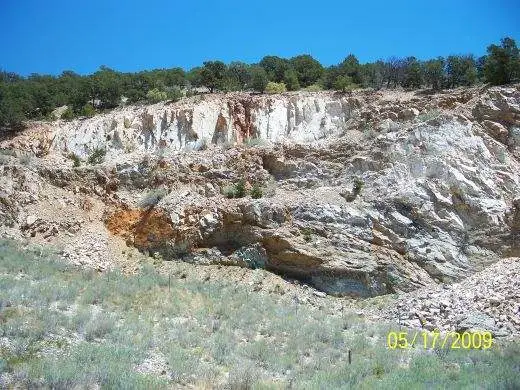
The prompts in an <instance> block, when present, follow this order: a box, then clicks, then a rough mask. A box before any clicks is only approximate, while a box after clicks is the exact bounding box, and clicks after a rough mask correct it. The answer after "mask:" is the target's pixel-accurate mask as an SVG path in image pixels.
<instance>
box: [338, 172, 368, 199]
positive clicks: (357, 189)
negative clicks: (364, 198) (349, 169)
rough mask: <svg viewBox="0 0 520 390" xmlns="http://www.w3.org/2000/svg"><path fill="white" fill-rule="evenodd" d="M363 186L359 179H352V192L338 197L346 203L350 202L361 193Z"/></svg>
mask: <svg viewBox="0 0 520 390" xmlns="http://www.w3.org/2000/svg"><path fill="white" fill-rule="evenodd" d="M364 185H365V183H364V181H363V180H361V179H360V178H358V177H356V178H355V179H354V187H353V188H352V192H351V193H342V194H340V195H341V196H342V197H344V198H345V200H346V201H347V202H352V201H354V199H356V198H357V196H358V195H359V194H360V193H361V190H362V189H363V186H364Z"/></svg>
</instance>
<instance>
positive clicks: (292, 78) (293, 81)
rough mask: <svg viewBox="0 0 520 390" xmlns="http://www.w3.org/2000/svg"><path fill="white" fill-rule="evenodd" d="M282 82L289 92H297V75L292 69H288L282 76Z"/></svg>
mask: <svg viewBox="0 0 520 390" xmlns="http://www.w3.org/2000/svg"><path fill="white" fill-rule="evenodd" d="M283 80H284V83H285V85H286V86H287V89H288V90H289V91H297V90H298V89H300V83H299V82H298V75H297V74H296V71H295V70H294V69H288V70H286V71H285V73H284V75H283Z"/></svg>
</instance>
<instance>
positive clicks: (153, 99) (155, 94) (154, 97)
mask: <svg viewBox="0 0 520 390" xmlns="http://www.w3.org/2000/svg"><path fill="white" fill-rule="evenodd" d="M146 99H147V100H148V101H149V102H150V103H159V102H161V101H164V100H168V94H167V93H166V92H163V91H161V90H159V89H158V88H154V89H151V90H149V91H148V92H147V94H146Z"/></svg>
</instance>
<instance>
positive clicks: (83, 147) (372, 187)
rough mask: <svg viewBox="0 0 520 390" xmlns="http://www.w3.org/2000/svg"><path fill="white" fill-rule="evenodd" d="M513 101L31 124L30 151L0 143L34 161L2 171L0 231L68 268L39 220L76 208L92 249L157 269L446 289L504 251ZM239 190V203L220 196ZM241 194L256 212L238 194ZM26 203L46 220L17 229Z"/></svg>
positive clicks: (276, 107)
mask: <svg viewBox="0 0 520 390" xmlns="http://www.w3.org/2000/svg"><path fill="white" fill-rule="evenodd" d="M519 102H520V95H519V93H518V87H516V86H513V87H507V88H489V89H487V90H486V89H479V88H474V89H462V90H458V91H452V92H450V93H445V94H438V95H422V94H414V93H411V92H410V93H408V92H392V91H385V92H359V93H354V94H352V95H346V94H335V93H329V92H322V93H288V94H283V95H276V96H259V95H254V96H253V95H248V94H228V95H207V96H198V97H193V98H190V99H186V100H183V101H181V102H178V103H175V104H164V103H161V104H156V105H151V106H142V107H124V108H121V109H117V110H114V111H113V112H111V113H108V114H104V115H99V116H96V117H94V118H91V119H84V120H75V121H72V122H67V123H65V122H57V123H56V124H55V125H54V126H50V125H48V126H49V128H48V133H47V135H46V136H45V137H43V138H42V139H45V142H42V143H40V144H39V145H40V146H37V145H36V144H35V143H30V144H27V143H26V140H27V138H24V137H26V134H22V135H21V136H19V137H17V138H13V139H11V140H7V141H4V143H3V146H4V147H10V148H11V149H13V148H14V149H16V148H18V149H25V150H29V149H31V150H33V149H38V148H40V149H38V150H40V152H39V153H40V154H41V155H44V154H45V153H47V155H46V156H45V157H44V158H42V159H35V162H34V164H33V165H23V164H21V163H20V157H16V156H8V157H6V158H5V163H4V164H3V165H2V166H0V168H1V169H2V172H3V173H2V177H1V180H3V184H4V185H3V186H2V191H3V192H4V193H5V194H0V195H1V197H0V200H1V203H0V218H2V221H5V222H4V223H6V224H9V225H10V226H11V228H12V229H21V230H20V231H21V232H22V233H23V234H24V235H25V236H27V237H28V238H29V239H32V238H31V236H32V234H33V232H36V233H35V236H36V238H38V237H39V236H41V235H44V236H45V239H47V240H48V241H50V242H54V241H53V240H55V241H57V240H65V241H60V243H62V242H65V244H66V245H67V246H66V247H67V253H68V257H69V258H71V259H75V258H78V257H75V255H74V248H75V247H76V248H89V247H90V245H87V243H84V244H85V245H82V244H81V243H80V241H81V240H82V239H81V235H82V232H83V231H86V230H85V229H86V228H85V227H83V226H81V227H80V228H78V230H76V228H74V229H70V228H69V227H68V226H73V224H72V222H71V221H69V222H70V223H68V222H67V218H65V217H64V218H62V219H64V220H61V219H60V222H59V223H55V224H53V223H52V222H53V221H52V220H51V219H52V213H51V212H52V210H56V213H55V214H56V215H57V216H61V214H63V210H64V208H63V207H62V208H59V209H58V208H57V207H56V206H54V204H53V202H54V200H56V199H58V198H60V197H64V196H65V195H66V196H67V197H70V199H68V203H67V205H66V206H67V207H69V208H70V209H71V213H73V212H75V211H76V210H77V212H78V213H82V214H85V213H86V211H85V209H84V208H82V207H81V204H84V203H82V202H84V201H85V199H88V200H90V201H92V202H93V204H96V205H97V206H96V207H98V209H99V208H100V207H101V206H100V205H102V207H103V210H102V211H103V212H101V210H98V211H99V215H101V214H102V215H103V218H102V222H103V225H102V226H103V229H105V230H104V233H106V236H103V240H102V242H103V243H104V242H106V245H111V242H110V240H109V239H108V238H106V237H113V238H114V240H116V241H117V240H119V239H121V241H122V242H124V243H125V244H126V245H127V246H132V247H136V248H138V249H139V250H141V251H142V252H145V253H150V254H154V253H159V254H161V255H162V257H163V259H166V260H174V259H182V260H184V261H188V262H196V263H202V264H208V263H218V264H232V265H239V266H243V267H252V268H258V267H261V268H265V269H267V270H270V271H272V272H275V273H278V274H281V275H284V276H287V277H291V278H297V279H300V280H302V281H305V282H306V283H309V284H312V285H313V286H315V287H316V288H318V289H320V290H322V291H324V292H327V293H329V294H335V295H353V296H364V297H366V296H373V295H381V294H387V293H393V292H400V291H411V290H414V289H417V288H420V287H424V286H432V285H435V284H437V283H452V282H457V281H460V280H462V279H464V278H466V277H467V276H468V275H471V274H473V273H475V272H479V271H481V270H482V269H484V268H485V267H488V266H489V265H490V264H493V263H495V262H497V261H498V260H499V259H500V258H502V257H504V256H515V255H517V254H518V242H519V241H520V240H518V237H519V236H518V234H519V231H518V226H520V225H519V221H518V220H519V217H518V214H519V208H518V207H519V206H518V201H517V199H518V197H519V196H520V191H519V188H520V177H519V172H520V164H519V161H518V154H517V151H518V145H519V144H518V142H517V138H515V137H516V136H515V134H516V132H517V131H518V117H517V115H518V105H519ZM49 140H50V141H49ZM35 142H37V141H35ZM24 145H25V146H24ZM97 147H102V148H106V149H107V156H106V158H105V162H104V163H103V164H100V165H93V166H89V165H85V164H84V163H83V165H82V166H81V167H76V168H73V167H72V162H71V161H69V160H66V159H65V158H64V157H63V155H67V154H68V153H70V152H74V153H76V154H78V155H80V156H82V158H85V156H87V155H88V154H89V153H90V152H91V151H92V150H93V149H95V148H97ZM17 153H18V152H17ZM242 181H243V183H242V184H243V186H242V187H243V189H244V191H245V192H246V194H242V195H245V196H244V197H242V198H241V199H230V198H229V196H232V195H233V194H235V192H234V188H235V187H236V186H237V184H238V183H239V182H242ZM39 186H45V188H46V190H45V191H46V192H45V194H46V196H47V200H45V202H44V201H43V200H42V199H39V198H38V195H37V194H39V193H40V189H39ZM253 186H255V188H257V190H258V189H259V190H260V193H261V195H262V199H252V197H251V196H250V195H249V194H247V192H248V191H250V190H251V188H253ZM53 191H54V193H53ZM244 191H242V192H244ZM225 194H227V197H226V196H225ZM257 195H258V192H257ZM33 204H34V207H37V206H38V205H40V206H41V207H42V208H43V207H44V208H46V209H49V210H51V212H49V215H46V216H45V218H44V217H41V216H40V215H39V214H38V213H35V212H33V214H35V215H38V218H39V220H38V221H32V223H31V224H30V226H25V225H28V224H27V223H26V222H27V216H28V215H29V213H27V212H26V210H24V208H27V207H29V206H28V205H31V207H32V206H33ZM75 207H76V208H77V209H76V208H75ZM97 215H98V214H96V216H95V217H91V215H90V214H87V216H88V218H98V217H97ZM56 219H59V218H58V217H56ZM69 219H70V218H69ZM100 221H101V218H98V222H100ZM92 223H94V222H92ZM24 224H25V225H24ZM24 226H25V227H24ZM54 226H55V227H56V229H57V230H58V233H56V234H51V235H47V232H48V231H51V232H52V231H53V230H52V227H54ZM74 226H75V225H74ZM44 227H49V229H50V230H48V229H47V230H45V231H42V232H40V230H42V229H43V228H44ZM91 228H92V227H91ZM62 231H66V232H68V234H70V235H72V236H73V237H71V240H70V242H69V241H67V240H68V239H67V235H68V234H66V235H65V236H64V235H63V234H61V232H62ZM87 233H88V232H87ZM86 237H93V235H92V234H91V233H88V236H86ZM71 242H73V243H74V244H71ZM103 245H105V244H101V247H100V248H97V249H96V250H97V251H98V252H96V253H101V252H102V250H103V248H102V246H103ZM85 250H86V249H85ZM82 253H83V252H82ZM79 258H81V259H83V255H82V256H79ZM79 262H80V263H81V261H79ZM103 267H106V265H104V266H103Z"/></svg>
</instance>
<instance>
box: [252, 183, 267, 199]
mask: <svg viewBox="0 0 520 390" xmlns="http://www.w3.org/2000/svg"><path fill="white" fill-rule="evenodd" d="M263 195H264V193H263V192H262V189H261V188H260V186H259V185H258V184H254V185H253V188H251V198H253V199H260V198H261V197H262V196H263Z"/></svg>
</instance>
